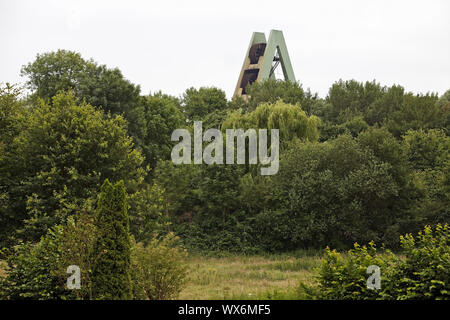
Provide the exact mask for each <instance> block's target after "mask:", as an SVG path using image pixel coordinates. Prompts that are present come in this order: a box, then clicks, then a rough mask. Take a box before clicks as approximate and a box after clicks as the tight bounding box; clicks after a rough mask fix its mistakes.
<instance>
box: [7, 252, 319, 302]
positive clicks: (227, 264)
mask: <svg viewBox="0 0 450 320" xmlns="http://www.w3.org/2000/svg"><path fill="white" fill-rule="evenodd" d="M188 265H189V273H188V277H187V282H186V285H185V287H184V289H183V290H182V291H181V293H180V295H179V297H178V299H190V300H197V299H205V300H215V299H270V298H276V299H290V298H292V296H291V294H292V293H293V292H294V293H295V289H296V287H297V286H298V283H299V281H303V282H304V283H306V284H311V283H312V282H313V281H314V269H315V268H317V267H318V266H319V265H320V256H319V255H317V254H314V253H306V254H305V253H296V254H292V255H265V256H244V255H233V256H229V257H222V258H213V257H201V256H190V257H189V258H188ZM5 268H6V263H5V262H4V261H1V260H0V275H4V274H5V271H4V270H5Z"/></svg>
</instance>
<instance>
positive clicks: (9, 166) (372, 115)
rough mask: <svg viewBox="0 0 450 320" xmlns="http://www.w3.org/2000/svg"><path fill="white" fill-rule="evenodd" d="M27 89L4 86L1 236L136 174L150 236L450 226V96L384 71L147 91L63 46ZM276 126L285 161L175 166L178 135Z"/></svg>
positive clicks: (330, 239) (30, 68) (138, 232)
mask: <svg viewBox="0 0 450 320" xmlns="http://www.w3.org/2000/svg"><path fill="white" fill-rule="evenodd" d="M21 73H22V75H23V76H24V77H26V79H27V88H28V92H29V94H28V95H26V96H25V95H24V93H25V92H24V90H22V89H19V88H18V87H17V86H14V85H9V84H6V85H3V86H2V87H1V89H0V90H1V92H0V112H1V113H0V130H1V134H0V203H1V206H0V245H1V247H6V248H10V247H12V246H14V245H17V244H18V243H21V242H29V243H36V242H38V241H39V240H40V239H41V237H42V236H44V235H46V234H47V232H48V230H49V229H50V228H53V227H55V226H60V225H61V226H64V225H67V224H68V221H70V219H71V218H72V217H76V216H77V215H79V214H81V213H83V212H88V213H91V214H93V212H94V211H95V210H96V208H97V207H98V205H99V202H98V201H99V200H98V194H99V192H100V188H101V185H102V184H103V182H104V181H105V179H108V180H109V181H111V182H113V183H116V182H118V181H121V180H123V181H124V188H125V189H126V193H127V212H128V215H129V231H130V234H131V235H132V236H133V238H134V239H135V241H136V242H137V243H143V244H144V245H146V244H148V243H150V242H151V241H152V239H153V238H154V236H155V235H159V236H163V235H166V234H169V233H171V232H173V233H174V234H176V235H177V236H179V237H180V239H181V241H182V243H183V245H184V246H185V247H186V248H188V249H189V250H191V251H222V250H224V251H234V252H244V253H256V252H263V251H271V252H280V251H289V250H295V249H298V248H311V247H313V248H324V247H325V246H327V245H328V246H331V247H335V248H341V249H347V248H350V247H351V246H352V245H353V243H354V242H359V243H368V242H370V241H372V240H374V241H376V242H377V243H380V242H382V243H384V244H385V245H386V246H388V247H391V248H398V247H399V245H400V243H399V240H398V239H399V236H400V235H401V234H404V233H407V232H417V231H418V230H420V229H422V228H423V226H424V225H427V224H430V225H436V224H438V223H446V222H449V220H450V213H449V207H450V206H449V205H448V204H449V203H450V201H449V171H450V170H449V163H450V162H449V149H450V148H449V146H450V138H449V136H448V133H449V131H448V130H449V123H450V121H449V119H450V118H449V115H450V90H449V91H447V92H446V93H444V94H443V95H442V96H438V95H437V94H435V93H426V94H414V93H411V92H407V91H406V90H405V89H404V88H403V87H402V86H400V85H393V86H390V87H387V86H382V85H381V84H379V83H377V82H376V81H375V80H374V81H371V82H365V83H360V82H357V81H355V80H348V81H343V80H339V81H337V82H335V83H334V84H333V85H332V86H331V88H330V89H329V92H328V95H327V96H326V97H325V98H320V97H319V96H318V95H317V94H315V93H312V92H311V91H310V90H309V89H308V90H305V89H303V88H302V86H301V85H300V84H299V83H292V82H284V81H266V82H263V83H254V84H252V85H250V86H249V87H248V89H247V92H248V94H249V98H248V99H247V100H244V99H242V98H233V99H231V100H228V99H227V98H226V95H225V93H224V91H223V90H221V89H219V88H215V87H202V88H198V89H197V88H189V89H187V90H186V91H185V92H184V93H183V94H182V96H180V97H174V96H170V95H167V94H164V93H162V92H155V93H150V94H147V95H145V94H142V93H141V90H140V87H139V86H138V85H135V84H133V83H131V82H130V81H128V80H127V79H126V78H125V77H124V76H123V75H122V73H121V71H120V70H118V69H110V68H108V67H107V66H105V65H100V64H98V63H97V62H95V61H93V60H87V59H84V58H83V57H81V55H80V54H78V53H75V52H71V51H65V50H58V51H56V52H50V53H44V54H39V55H37V57H36V59H35V60H34V61H33V62H30V63H29V64H27V65H25V66H24V67H23V68H22V72H21ZM193 121H202V122H203V127H204V128H205V129H207V128H219V129H221V130H225V129H226V128H244V129H246V128H255V129H258V128H278V129H279V130H280V167H279V172H278V173H277V174H276V175H274V176H273V177H262V176H260V175H259V174H258V172H259V168H258V166H259V165H248V164H247V165H222V166H220V165H205V164H202V165H178V166H176V165H174V164H173V163H172V161H171V160H170V152H171V150H172V147H173V146H174V142H172V141H171V139H170V136H171V133H172V132H173V130H175V129H178V128H186V129H188V130H192V124H193Z"/></svg>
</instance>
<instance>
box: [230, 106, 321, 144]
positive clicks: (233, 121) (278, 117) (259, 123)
mask: <svg viewBox="0 0 450 320" xmlns="http://www.w3.org/2000/svg"><path fill="white" fill-rule="evenodd" d="M319 123H320V119H319V118H317V117H316V116H310V117H308V116H307V115H306V113H305V112H304V111H303V110H302V109H301V108H300V106H299V105H292V104H288V103H285V102H283V101H282V100H278V101H277V102H275V103H273V104H271V103H263V104H260V105H259V106H258V107H257V108H256V109H255V110H254V111H252V112H249V113H243V112H242V110H237V111H235V112H233V113H231V114H230V115H229V117H228V118H227V119H226V120H225V121H224V122H223V123H222V130H225V129H229V128H235V129H238V128H239V129H244V130H247V129H250V128H253V129H267V130H270V129H279V133H280V140H281V145H282V146H283V144H285V143H286V142H288V141H291V140H292V139H294V138H297V139H300V140H302V141H316V140H317V139H318V138H319V131H318V129H317V126H318V125H319Z"/></svg>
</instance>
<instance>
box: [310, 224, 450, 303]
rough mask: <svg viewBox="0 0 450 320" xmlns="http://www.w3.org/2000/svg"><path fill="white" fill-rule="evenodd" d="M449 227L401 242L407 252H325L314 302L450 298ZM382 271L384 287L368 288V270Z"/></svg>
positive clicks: (368, 249)
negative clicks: (377, 269) (322, 300)
mask: <svg viewBox="0 0 450 320" xmlns="http://www.w3.org/2000/svg"><path fill="white" fill-rule="evenodd" d="M449 235H450V227H449V225H447V224H445V225H437V226H436V227H435V228H434V229H433V228H431V227H430V226H426V227H425V229H424V230H423V231H421V232H419V233H418V235H417V237H413V236H412V235H411V234H407V235H405V236H402V237H401V238H400V241H401V246H402V249H403V252H401V255H400V256H399V257H397V256H395V255H394V254H393V253H392V252H390V251H386V252H384V253H382V254H380V253H377V250H376V248H375V245H374V243H373V242H372V243H370V244H369V245H368V246H367V247H366V246H362V247H361V246H359V245H358V244H355V247H354V249H352V250H349V251H348V253H347V255H343V254H340V253H338V252H336V251H335V250H333V251H332V250H330V249H327V250H326V258H325V259H324V261H323V264H322V268H321V269H320V273H319V276H318V281H319V285H318V288H316V289H317V290H315V294H314V295H312V296H311V297H312V298H315V299H343V300H367V299H393V300H405V299H415V300H417V299H446V300H447V299H450V281H449V280H450V246H449V244H450V243H449V241H450V240H449ZM370 265H376V266H378V267H380V269H381V288H380V289H379V290H376V289H375V290H372V289H368V288H367V278H368V277H369V275H368V274H367V273H366V272H367V267H368V266H370Z"/></svg>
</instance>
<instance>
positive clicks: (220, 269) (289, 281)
mask: <svg viewBox="0 0 450 320" xmlns="http://www.w3.org/2000/svg"><path fill="white" fill-rule="evenodd" d="M188 264H189V274H188V279H187V285H186V287H185V288H184V290H183V291H182V292H181V293H180V296H179V299H235V298H236V299H237V298H239V299H243V298H246V297H248V298H252V297H258V296H261V295H262V294H263V293H265V292H267V291H273V290H280V291H286V290H289V289H292V288H295V287H296V286H297V285H298V283H299V281H303V282H304V283H307V284H311V283H312V282H313V276H314V268H315V267H318V266H319V265H320V257H319V256H303V257H299V258H295V257H292V256H287V255H278V256H251V257H249V256H232V257H225V258H207V257H190V258H189V259H188Z"/></svg>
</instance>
